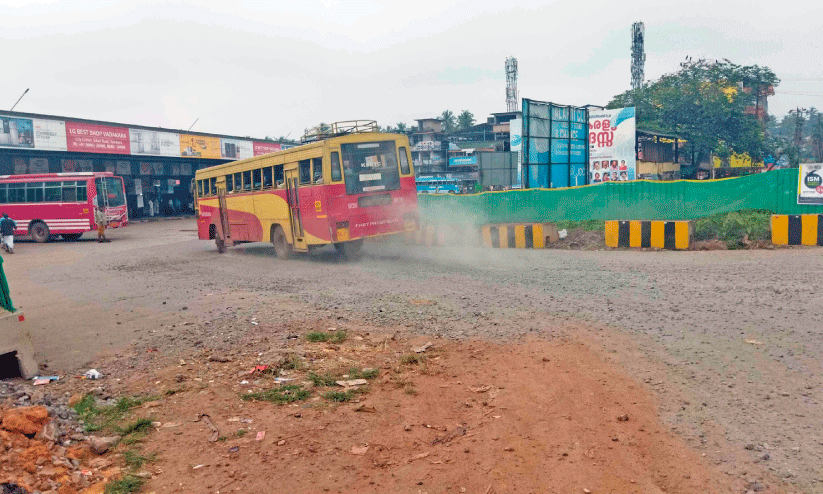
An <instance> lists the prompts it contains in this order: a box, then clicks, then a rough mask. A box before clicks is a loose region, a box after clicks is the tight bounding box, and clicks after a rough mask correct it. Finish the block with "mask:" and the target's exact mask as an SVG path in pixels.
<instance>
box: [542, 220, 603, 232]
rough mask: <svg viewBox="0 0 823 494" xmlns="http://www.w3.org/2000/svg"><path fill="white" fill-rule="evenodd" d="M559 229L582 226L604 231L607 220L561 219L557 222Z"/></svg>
mask: <svg viewBox="0 0 823 494" xmlns="http://www.w3.org/2000/svg"><path fill="white" fill-rule="evenodd" d="M555 226H557V229H558V230H574V229H577V228H581V229H583V230H585V231H588V232H591V231H604V229H605V228H606V222H605V221H604V220H585V221H567V220H561V221H558V222H556V223H555Z"/></svg>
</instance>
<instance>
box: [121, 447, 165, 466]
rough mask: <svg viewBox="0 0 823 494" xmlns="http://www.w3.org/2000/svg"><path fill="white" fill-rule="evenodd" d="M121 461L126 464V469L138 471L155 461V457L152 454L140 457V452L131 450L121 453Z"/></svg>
mask: <svg viewBox="0 0 823 494" xmlns="http://www.w3.org/2000/svg"><path fill="white" fill-rule="evenodd" d="M123 460H124V461H125V462H126V466H127V467H129V468H131V469H134V470H139V469H141V468H143V465H145V464H146V463H154V462H155V461H157V455H156V454H154V453H151V454H148V455H142V454H140V452H138V451H135V450H133V449H132V450H128V451H126V452H125V453H123Z"/></svg>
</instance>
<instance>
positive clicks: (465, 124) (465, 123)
mask: <svg viewBox="0 0 823 494" xmlns="http://www.w3.org/2000/svg"><path fill="white" fill-rule="evenodd" d="M472 125H474V114H473V113H472V112H470V111H469V110H463V111H462V112H460V115H458V117H457V128H459V129H461V130H465V129H468V128H469V127H471V126H472Z"/></svg>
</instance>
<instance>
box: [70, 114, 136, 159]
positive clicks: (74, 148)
mask: <svg viewBox="0 0 823 494" xmlns="http://www.w3.org/2000/svg"><path fill="white" fill-rule="evenodd" d="M66 144H67V148H68V151H70V152H78V153H106V154H130V145H129V130H128V129H126V128H125V127H112V126H109V125H97V124H87V123H80V122H72V121H70V120H69V121H68V122H66Z"/></svg>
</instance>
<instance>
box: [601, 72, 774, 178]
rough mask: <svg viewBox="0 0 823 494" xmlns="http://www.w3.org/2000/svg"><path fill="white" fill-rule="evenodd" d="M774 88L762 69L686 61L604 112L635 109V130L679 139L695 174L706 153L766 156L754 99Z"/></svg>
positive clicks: (619, 98)
mask: <svg viewBox="0 0 823 494" xmlns="http://www.w3.org/2000/svg"><path fill="white" fill-rule="evenodd" d="M778 83H779V80H778V79H777V76H775V75H774V72H772V71H771V70H770V69H768V68H767V67H760V66H757V65H753V66H740V65H736V64H734V63H732V62H730V61H728V60H723V61H716V60H715V61H707V60H692V59H691V58H688V59H686V61H685V62H683V63H681V64H680V70H678V71H677V72H674V73H672V74H666V75H664V76H663V77H661V78H660V79H658V80H657V81H653V82H647V83H646V84H644V85H643V86H642V87H641V88H639V89H637V90H629V91H626V92H625V93H623V94H620V95H617V96H615V97H614V99H613V100H612V101H611V102H610V103H609V105H608V108H621V107H624V106H634V107H635V108H636V111H637V126H638V127H639V128H641V129H644V130H651V131H657V132H661V133H666V134H675V135H677V136H680V137H682V138H684V139H685V140H686V141H687V147H688V150H689V151H690V153H689V154H690V156H691V165H692V167H694V168H693V170H694V171H696V167H697V165H698V164H699V163H700V162H702V161H705V160H707V159H708V158H709V155H710V154H711V153H715V154H717V155H718V157H719V158H721V159H723V158H724V157H726V159H728V157H729V156H730V155H731V153H738V154H742V153H748V154H749V156H751V157H752V159H753V160H754V161H759V160H761V159H762V158H763V155H764V154H765V153H766V152H767V151H768V150H767V149H766V139H765V132H764V129H763V127H762V125H761V123H760V122H759V121H758V120H757V117H756V109H757V94H760V93H762V92H763V91H764V90H765V89H767V88H769V87H773V86H776V85H777V84H778ZM747 107H748V108H747Z"/></svg>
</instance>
